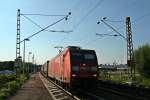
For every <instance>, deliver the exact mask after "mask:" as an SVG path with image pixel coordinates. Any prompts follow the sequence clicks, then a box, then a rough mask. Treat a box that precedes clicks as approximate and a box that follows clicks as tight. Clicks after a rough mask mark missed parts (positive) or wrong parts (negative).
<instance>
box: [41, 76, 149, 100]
mask: <svg viewBox="0 0 150 100" xmlns="http://www.w3.org/2000/svg"><path fill="white" fill-rule="evenodd" d="M40 77H41V80H42V81H43V83H45V84H44V85H45V87H46V88H47V90H48V91H49V93H50V94H51V95H52V98H53V99H54V100H150V98H149V97H147V96H146V97H145V96H141V95H138V93H136V92H137V91H138V92H139V90H138V89H134V90H132V89H133V88H132V87H129V86H122V85H121V86H120V85H117V84H109V83H107V82H106V83H105V82H99V85H98V87H96V88H95V89H91V90H81V89H77V90H75V91H71V92H69V91H68V90H65V89H63V88H62V87H61V86H59V85H57V84H56V83H54V82H53V81H51V80H50V79H48V78H45V77H44V75H40ZM129 89H131V90H132V91H130V90H129ZM143 93H144V91H143Z"/></svg>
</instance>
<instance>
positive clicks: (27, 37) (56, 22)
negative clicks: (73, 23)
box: [20, 15, 69, 43]
mask: <svg viewBox="0 0 150 100" xmlns="http://www.w3.org/2000/svg"><path fill="white" fill-rule="evenodd" d="M68 16H69V15H67V16H65V17H63V18H61V19H59V20H58V21H56V22H54V23H52V24H50V25H48V26H47V27H45V28H43V29H41V30H39V31H37V32H35V33H34V34H32V35H31V36H28V37H27V38H25V39H29V38H31V37H33V36H35V35H36V34H38V33H40V32H42V31H44V30H46V29H48V28H49V27H51V26H53V25H55V24H57V23H58V22H60V21H62V20H63V19H66V18H67V17H68ZM23 41H24V40H22V41H20V43H21V42H23Z"/></svg>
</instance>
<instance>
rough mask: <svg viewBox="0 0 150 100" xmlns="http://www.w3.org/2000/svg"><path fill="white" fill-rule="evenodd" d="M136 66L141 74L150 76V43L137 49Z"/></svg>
mask: <svg viewBox="0 0 150 100" xmlns="http://www.w3.org/2000/svg"><path fill="white" fill-rule="evenodd" d="M135 60H136V68H137V70H138V71H139V73H140V74H141V76H143V77H146V78H149V77H150V45H149V44H146V45H143V46H141V47H139V48H138V49H137V50H135Z"/></svg>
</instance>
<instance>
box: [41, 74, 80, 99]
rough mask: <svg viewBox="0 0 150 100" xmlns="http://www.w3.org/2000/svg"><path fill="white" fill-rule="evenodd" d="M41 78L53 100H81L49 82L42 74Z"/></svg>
mask: <svg viewBox="0 0 150 100" xmlns="http://www.w3.org/2000/svg"><path fill="white" fill-rule="evenodd" d="M40 78H41V80H42V82H43V83H44V85H45V87H46V88H47V90H48V92H49V93H50V95H51V96H52V98H53V100H80V99H79V98H78V97H76V96H74V95H73V94H71V93H70V92H68V91H66V90H64V89H63V88H62V87H60V86H59V85H57V84H55V83H54V82H52V81H51V80H47V79H46V78H45V77H44V76H43V75H42V74H40Z"/></svg>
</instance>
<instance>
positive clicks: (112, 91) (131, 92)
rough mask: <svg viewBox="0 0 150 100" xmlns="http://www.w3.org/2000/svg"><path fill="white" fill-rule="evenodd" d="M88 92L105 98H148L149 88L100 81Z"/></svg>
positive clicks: (119, 99)
mask: <svg viewBox="0 0 150 100" xmlns="http://www.w3.org/2000/svg"><path fill="white" fill-rule="evenodd" d="M90 93H92V94H94V95H96V96H98V97H100V96H101V97H103V98H105V99H106V100H114V99H115V100H150V95H149V93H150V90H149V89H144V88H139V87H135V86H130V85H123V84H116V83H109V82H102V81H100V82H99V85H98V87H97V88H96V89H93V90H90Z"/></svg>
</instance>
